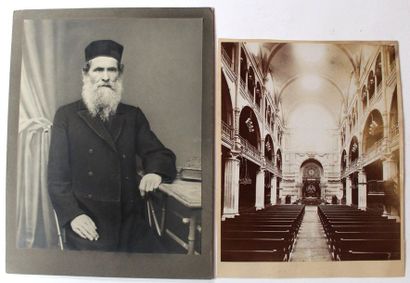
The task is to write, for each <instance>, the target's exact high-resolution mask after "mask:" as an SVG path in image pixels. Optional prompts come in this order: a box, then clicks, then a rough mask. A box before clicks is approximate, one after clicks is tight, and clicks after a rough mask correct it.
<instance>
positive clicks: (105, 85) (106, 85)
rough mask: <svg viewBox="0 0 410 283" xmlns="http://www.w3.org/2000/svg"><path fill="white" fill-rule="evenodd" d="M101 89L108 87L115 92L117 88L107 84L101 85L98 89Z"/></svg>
mask: <svg viewBox="0 0 410 283" xmlns="http://www.w3.org/2000/svg"><path fill="white" fill-rule="evenodd" d="M100 87H108V88H110V89H112V90H115V88H114V87H113V85H111V84H107V83H105V84H100V85H98V86H97V88H100Z"/></svg>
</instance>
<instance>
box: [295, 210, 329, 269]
mask: <svg viewBox="0 0 410 283" xmlns="http://www.w3.org/2000/svg"><path fill="white" fill-rule="evenodd" d="M290 261H295V262H297V261H299V262H300V261H332V256H331V255H330V253H329V250H328V248H327V244H326V236H325V232H324V231H323V227H322V224H321V223H320V220H319V215H318V214H317V206H308V205H307V206H306V207H305V215H304V217H303V220H302V224H301V226H300V230H299V234H298V236H297V238H296V244H295V247H294V250H293V253H292V255H291V258H290Z"/></svg>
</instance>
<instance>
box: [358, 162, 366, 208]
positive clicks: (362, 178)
mask: <svg viewBox="0 0 410 283" xmlns="http://www.w3.org/2000/svg"><path fill="white" fill-rule="evenodd" d="M358 181H359V188H358V189H359V192H358V193H359V203H358V208H359V209H363V210H366V207H367V184H366V182H367V178H366V172H365V171H364V170H363V169H361V170H359V174H358Z"/></svg>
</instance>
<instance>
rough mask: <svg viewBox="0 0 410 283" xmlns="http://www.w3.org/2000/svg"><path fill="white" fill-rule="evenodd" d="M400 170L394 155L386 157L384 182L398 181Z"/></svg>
mask: <svg viewBox="0 0 410 283" xmlns="http://www.w3.org/2000/svg"><path fill="white" fill-rule="evenodd" d="M397 171H398V168H397V163H396V162H395V160H394V159H393V155H392V154H388V155H385V156H384V158H383V180H384V181H388V180H395V181H396V182H397V181H398V172H397Z"/></svg>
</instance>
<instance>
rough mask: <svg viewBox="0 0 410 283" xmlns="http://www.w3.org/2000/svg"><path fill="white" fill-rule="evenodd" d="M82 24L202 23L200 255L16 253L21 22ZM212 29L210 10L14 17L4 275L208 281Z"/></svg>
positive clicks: (68, 12) (211, 200) (126, 10)
mask: <svg viewBox="0 0 410 283" xmlns="http://www.w3.org/2000/svg"><path fill="white" fill-rule="evenodd" d="M63 17H64V18H68V19H77V20H78V19H88V18H90V17H91V18H96V17H98V18H100V17H110V18H113V17H114V18H116V17H118V18H122V17H128V18H153V19H155V18H158V19H159V18H168V19H172V18H175V19H178V18H198V19H202V23H203V27H202V105H201V108H202V113H201V121H202V123H201V124H202V126H201V136H202V139H201V161H202V162H201V163H202V193H201V201H202V210H201V212H202V229H201V237H202V239H201V254H200V255H181V254H129V253H128V254H127V253H110V252H93V251H92V252H81V253H82V254H81V256H80V254H79V253H80V252H77V251H64V252H62V251H60V250H50V249H18V248H16V223H17V221H16V220H17V218H16V213H17V212H16V207H15V204H16V194H17V191H16V182H17V179H16V176H17V162H16V161H17V139H18V122H19V101H20V80H21V61H22V41H23V38H22V34H23V33H22V31H23V22H24V20H34V19H60V18H63ZM214 33H215V29H214V11H213V9H212V8H98V9H56V10H22V11H15V12H14V18H13V33H12V46H11V48H12V54H11V65H10V90H9V116H8V138H7V177H6V272H7V273H24V274H48V275H74V276H107V277H158V278H213V277H214V222H213V217H214V214H213V211H214V210H213V204H214V190H213V188H214V159H215V158H214V142H215V141H214V117H215V115H214V109H215V108H214V102H215V100H214V99H215V98H214V85H215V82H214V78H215V76H214V74H215V68H214V67H215V59H214V58H215V35H214Z"/></svg>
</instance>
